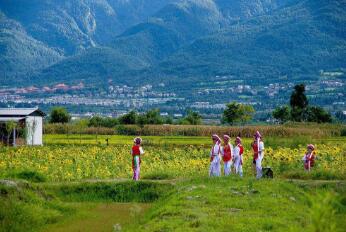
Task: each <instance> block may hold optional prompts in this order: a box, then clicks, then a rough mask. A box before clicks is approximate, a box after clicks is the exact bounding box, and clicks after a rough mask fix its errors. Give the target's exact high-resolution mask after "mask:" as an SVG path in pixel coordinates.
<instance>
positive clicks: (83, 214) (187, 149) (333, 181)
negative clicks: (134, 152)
mask: <svg viewBox="0 0 346 232" xmlns="http://www.w3.org/2000/svg"><path fill="white" fill-rule="evenodd" d="M106 139H108V145H107V142H106ZM132 140H133V136H124V135H88V134H82V135H78V134H70V135H66V134H65V135H64V134H58V135H57V134H48V135H45V137H44V142H45V144H46V145H45V146H42V147H25V146H23V147H17V148H9V147H1V148H0V156H1V159H0V179H7V180H10V181H13V183H14V184H13V183H12V182H11V183H12V184H13V185H14V186H15V187H13V185H12V187H11V186H9V185H8V184H7V185H6V184H3V183H2V184H1V183H0V187H1V189H0V190H1V198H0V204H4V206H5V208H11V210H10V211H9V212H8V211H1V210H0V216H1V217H2V218H4V219H3V220H2V221H1V223H2V224H1V225H2V226H1V227H2V228H7V231H22V230H26V231H30V230H32V231H39V230H43V231H76V230H81V228H82V230H83V231H93V230H91V228H95V226H96V227H97V228H99V231H117V230H118V231H119V230H121V231H136V230H138V228H140V231H182V230H187V231H206V230H208V231H233V230H234V231H235V230H237V231H287V230H289V231H301V227H302V228H304V229H306V230H307V231H318V230H317V229H316V228H318V226H319V224H321V226H325V230H324V231H342V228H344V227H345V225H344V221H345V220H341V219H343V218H345V214H346V205H345V201H346V198H345V193H346V186H345V185H346V183H345V179H346V173H345V168H344V166H345V151H346V140H345V137H328V138H323V137H322V138H321V137H317V138H313V137H309V136H299V135H297V136H291V137H286V138H285V137H279V138H277V137H266V138H265V140H264V142H265V145H266V151H265V158H264V161H263V166H264V167H266V166H268V167H271V168H272V169H273V170H274V179H273V180H260V181H257V180H256V179H255V178H254V177H253V174H252V167H251V161H252V160H251V159H252V152H251V149H250V143H251V139H250V138H244V139H243V145H244V147H245V153H244V178H243V179H241V178H239V177H236V176H234V175H233V176H231V177H221V178H216V179H215V178H209V177H208V169H209V158H208V156H209V152H210V138H209V137H205V136H200V137H194V136H190V137H189V136H143V147H144V150H145V152H146V153H145V154H144V156H143V158H142V165H141V177H142V181H140V182H138V183H134V182H132V181H129V179H130V178H131V174H132V170H131V155H130V148H131V144H132ZM310 142H312V143H314V144H315V145H316V152H317V156H318V160H317V162H316V166H315V167H314V170H313V171H311V172H310V173H307V172H305V171H304V170H303V165H302V161H301V158H302V156H303V154H304V152H305V150H306V144H307V143H310ZM23 179H24V180H23ZM177 193H178V194H177ZM310 196H313V197H310ZM18 199H25V200H24V201H23V200H20V201H18ZM331 209H332V210H331ZM326 210H329V212H328V213H327V214H325V211H326ZM39 212H41V213H39ZM21 213H24V214H25V215H26V216H24V215H22V214H21ZM38 214H40V215H41V214H42V215H41V216H38ZM264 214H266V215H267V216H266V217H265V218H262V216H261V215H264ZM120 215H122V216H120ZM1 217H0V218H1ZM21 217H23V218H25V219H23V220H28V224H29V225H31V227H30V228H31V229H28V228H26V227H23V226H24V225H17V224H16V223H13V221H15V220H20V219H21ZM107 218H108V219H107ZM249 218H251V220H249ZM321 218H324V219H323V221H322V222H318V220H320V219H321ZM327 219H328V220H327ZM30 223H31V224H30ZM85 225H88V226H87V227H85ZM83 228H84V229H83ZM120 228H121V229H120ZM0 230H1V229H0ZM94 231H95V230H94Z"/></svg>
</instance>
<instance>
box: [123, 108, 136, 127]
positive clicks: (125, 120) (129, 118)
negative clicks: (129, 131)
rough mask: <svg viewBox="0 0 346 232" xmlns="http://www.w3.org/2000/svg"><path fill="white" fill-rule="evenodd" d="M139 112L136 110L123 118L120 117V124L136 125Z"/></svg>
mask: <svg viewBox="0 0 346 232" xmlns="http://www.w3.org/2000/svg"><path fill="white" fill-rule="evenodd" d="M137 117H138V115H137V112H136V111H134V110H131V111H130V112H128V113H127V114H124V115H123V116H121V117H119V123H120V124H136V121H137Z"/></svg>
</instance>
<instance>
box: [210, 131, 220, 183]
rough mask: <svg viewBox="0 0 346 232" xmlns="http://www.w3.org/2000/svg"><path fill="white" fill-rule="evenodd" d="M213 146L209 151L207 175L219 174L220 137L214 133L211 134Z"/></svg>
mask: <svg viewBox="0 0 346 232" xmlns="http://www.w3.org/2000/svg"><path fill="white" fill-rule="evenodd" d="M212 140H213V147H212V148H211V151H210V168H209V176H220V175H221V164H220V161H221V156H220V154H221V139H220V137H219V136H217V135H216V134H214V135H212Z"/></svg>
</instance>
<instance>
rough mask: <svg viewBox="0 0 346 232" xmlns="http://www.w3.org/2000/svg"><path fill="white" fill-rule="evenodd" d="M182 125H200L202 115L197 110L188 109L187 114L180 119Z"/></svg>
mask: <svg viewBox="0 0 346 232" xmlns="http://www.w3.org/2000/svg"><path fill="white" fill-rule="evenodd" d="M179 124H182V125H199V124H202V116H201V115H200V114H199V113H198V112H195V111H191V110H190V111H188V112H187V115H186V116H185V117H184V118H182V119H181V120H180V121H179Z"/></svg>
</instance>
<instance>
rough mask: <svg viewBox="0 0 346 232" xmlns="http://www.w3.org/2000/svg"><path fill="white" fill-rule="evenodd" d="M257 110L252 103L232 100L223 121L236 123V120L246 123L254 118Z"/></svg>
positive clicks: (224, 113)
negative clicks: (247, 103) (246, 103)
mask: <svg viewBox="0 0 346 232" xmlns="http://www.w3.org/2000/svg"><path fill="white" fill-rule="evenodd" d="M254 112H255V110H254V108H253V107H252V106H251V105H244V104H240V103H237V102H231V103H229V104H227V105H226V109H225V110H224V112H223V115H222V119H221V122H223V123H228V124H230V125H234V123H236V122H241V123H245V122H247V121H249V120H251V119H252V116H253V114H254Z"/></svg>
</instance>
